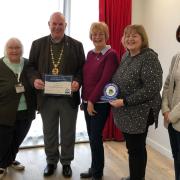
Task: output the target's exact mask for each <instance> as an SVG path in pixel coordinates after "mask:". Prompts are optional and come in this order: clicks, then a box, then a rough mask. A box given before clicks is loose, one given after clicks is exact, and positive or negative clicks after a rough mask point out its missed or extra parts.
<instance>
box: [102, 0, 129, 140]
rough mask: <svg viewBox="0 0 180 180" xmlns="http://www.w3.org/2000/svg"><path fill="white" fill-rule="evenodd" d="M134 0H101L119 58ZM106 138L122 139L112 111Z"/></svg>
mask: <svg viewBox="0 0 180 180" xmlns="http://www.w3.org/2000/svg"><path fill="white" fill-rule="evenodd" d="M131 9H132V0H99V20H100V21H104V22H106V23H107V25H108V26H109V36H110V38H109V41H108V44H110V45H111V47H112V48H114V49H115V50H116V51H117V52H118V56H119V59H121V56H122V54H123V53H124V48H123V45H122V44H121V38H122V35H123V30H124V28H125V27H126V26H127V25H128V24H131ZM103 138H104V140H117V141H122V140H123V139H124V138H123V135H122V133H121V131H120V130H119V129H118V128H116V126H115V125H114V122H113V117H112V112H110V114H109V117H108V120H107V123H106V125H105V128H104V132H103Z"/></svg>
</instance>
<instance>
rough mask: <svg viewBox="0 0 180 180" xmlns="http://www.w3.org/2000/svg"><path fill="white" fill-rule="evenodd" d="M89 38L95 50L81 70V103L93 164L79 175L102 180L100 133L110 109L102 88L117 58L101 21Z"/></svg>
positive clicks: (91, 52)
mask: <svg viewBox="0 0 180 180" xmlns="http://www.w3.org/2000/svg"><path fill="white" fill-rule="evenodd" d="M89 35H90V39H91V40H92V42H93V44H94V47H95V48H94V49H93V50H90V51H89V52H88V54H87V59H86V62H85V65H84V68H83V85H82V100H83V107H84V114H85V119H86V124H87V131H88V135H89V141H90V148H91V155H92V162H91V166H90V168H89V169H88V171H87V172H84V173H81V174H80V176H81V178H91V177H92V179H93V180H101V179H102V176H103V169H104V148H103V140H102V131H103V128H104V125H105V122H106V120H107V116H108V114H109V110H110V105H109V103H108V101H102V100H101V97H102V96H103V89H104V87H105V86H106V85H107V84H108V83H109V82H110V80H111V78H112V75H113V74H114V73H115V71H116V69H117V67H118V56H117V53H116V52H115V50H113V49H112V48H111V46H110V45H107V44H106V42H107V40H108V38H109V30H108V26H107V25H106V24H105V23H104V22H95V23H92V25H91V28H90V34H89Z"/></svg>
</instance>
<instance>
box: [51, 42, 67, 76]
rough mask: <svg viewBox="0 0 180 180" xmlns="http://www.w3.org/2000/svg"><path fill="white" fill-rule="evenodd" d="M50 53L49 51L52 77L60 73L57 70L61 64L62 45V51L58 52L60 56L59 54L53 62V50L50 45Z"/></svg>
mask: <svg viewBox="0 0 180 180" xmlns="http://www.w3.org/2000/svg"><path fill="white" fill-rule="evenodd" d="M50 51H51V60H52V65H53V68H52V74H53V75H58V74H59V73H60V70H59V68H58V67H59V66H60V62H61V58H62V55H63V52H64V45H63V46H62V49H61V50H60V54H59V58H58V59H56V60H55V58H54V54H53V49H52V45H51V46H50Z"/></svg>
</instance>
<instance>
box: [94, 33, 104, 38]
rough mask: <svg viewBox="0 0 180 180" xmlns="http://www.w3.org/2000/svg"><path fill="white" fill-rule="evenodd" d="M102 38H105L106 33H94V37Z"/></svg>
mask: <svg viewBox="0 0 180 180" xmlns="http://www.w3.org/2000/svg"><path fill="white" fill-rule="evenodd" d="M102 36H105V34H104V33H93V34H92V37H102Z"/></svg>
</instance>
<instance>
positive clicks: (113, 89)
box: [100, 83, 119, 102]
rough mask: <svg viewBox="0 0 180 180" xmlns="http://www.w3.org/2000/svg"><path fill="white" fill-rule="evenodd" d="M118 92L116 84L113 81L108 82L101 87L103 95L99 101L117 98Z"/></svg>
mask: <svg viewBox="0 0 180 180" xmlns="http://www.w3.org/2000/svg"><path fill="white" fill-rule="evenodd" d="M118 94H119V89H118V86H117V85H116V84H114V83H108V84H106V86H105V87H104V89H103V96H101V98H100V99H101V101H105V102H109V101H112V100H115V99H117V96H118Z"/></svg>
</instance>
